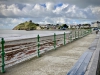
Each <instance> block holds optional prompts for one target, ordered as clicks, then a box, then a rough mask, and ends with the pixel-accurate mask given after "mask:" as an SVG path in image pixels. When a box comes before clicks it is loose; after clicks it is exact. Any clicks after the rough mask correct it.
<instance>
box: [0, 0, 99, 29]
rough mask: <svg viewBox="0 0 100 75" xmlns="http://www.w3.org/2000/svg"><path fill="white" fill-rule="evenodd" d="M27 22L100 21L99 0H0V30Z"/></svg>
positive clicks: (77, 22) (76, 22)
mask: <svg viewBox="0 0 100 75" xmlns="http://www.w3.org/2000/svg"><path fill="white" fill-rule="evenodd" d="M29 20H32V21H33V22H35V23H39V24H48V23H52V24H57V23H59V24H63V23H66V24H80V23H91V22H94V21H97V20H98V21H100V0H0V29H12V28H13V27H15V26H16V25H17V24H19V23H21V22H25V21H29Z"/></svg>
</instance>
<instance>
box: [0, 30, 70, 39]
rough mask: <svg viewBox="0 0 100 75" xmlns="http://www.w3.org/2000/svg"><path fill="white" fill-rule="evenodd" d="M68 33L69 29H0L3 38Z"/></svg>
mask: <svg viewBox="0 0 100 75" xmlns="http://www.w3.org/2000/svg"><path fill="white" fill-rule="evenodd" d="M64 32H65V33H69V31H49V30H48V31H47V30H32V31H26V30H0V38H5V39H22V38H33V37H37V35H40V36H49V35H54V33H55V34H57V35H58V34H64Z"/></svg>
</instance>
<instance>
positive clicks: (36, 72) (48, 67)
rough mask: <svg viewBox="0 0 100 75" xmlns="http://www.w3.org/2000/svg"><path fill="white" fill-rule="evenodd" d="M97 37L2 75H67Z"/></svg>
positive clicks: (68, 45) (86, 37) (77, 41)
mask: <svg viewBox="0 0 100 75" xmlns="http://www.w3.org/2000/svg"><path fill="white" fill-rule="evenodd" d="M96 36H97V35H96V34H95V33H93V34H90V35H87V36H85V37H83V38H81V39H79V40H76V41H74V42H72V43H70V44H67V45H65V46H63V47H60V48H57V49H56V50H52V51H50V52H47V53H45V54H44V55H42V56H41V57H40V58H33V59H31V60H28V61H26V62H23V63H20V64H18V65H15V66H13V67H9V68H7V69H6V73H4V74H1V73H0V75H66V74H67V72H68V71H69V70H70V69H71V67H72V66H73V65H74V64H75V63H76V62H77V60H78V59H79V57H80V56H81V55H82V53H84V52H85V51H86V50H87V49H88V47H89V46H90V44H91V43H92V42H93V40H94V39H95V37H96Z"/></svg>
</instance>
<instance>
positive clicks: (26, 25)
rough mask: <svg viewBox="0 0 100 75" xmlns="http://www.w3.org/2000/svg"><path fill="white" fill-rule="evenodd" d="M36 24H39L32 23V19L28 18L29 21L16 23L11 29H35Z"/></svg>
mask: <svg viewBox="0 0 100 75" xmlns="http://www.w3.org/2000/svg"><path fill="white" fill-rule="evenodd" d="M37 26H39V24H36V23H33V22H32V20H30V21H29V22H27V21H26V22H24V23H20V24H18V25H17V26H15V27H14V28H13V30H36V27H37Z"/></svg>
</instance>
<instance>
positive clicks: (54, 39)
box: [54, 33, 56, 49]
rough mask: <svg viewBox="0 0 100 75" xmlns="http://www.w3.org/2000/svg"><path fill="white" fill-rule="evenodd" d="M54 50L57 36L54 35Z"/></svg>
mask: <svg viewBox="0 0 100 75" xmlns="http://www.w3.org/2000/svg"><path fill="white" fill-rule="evenodd" d="M54 49H56V34H55V33H54Z"/></svg>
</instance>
